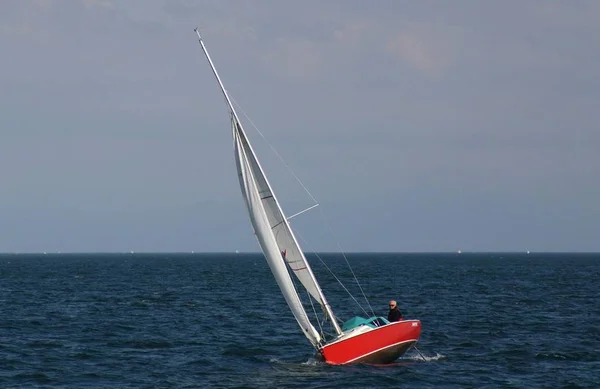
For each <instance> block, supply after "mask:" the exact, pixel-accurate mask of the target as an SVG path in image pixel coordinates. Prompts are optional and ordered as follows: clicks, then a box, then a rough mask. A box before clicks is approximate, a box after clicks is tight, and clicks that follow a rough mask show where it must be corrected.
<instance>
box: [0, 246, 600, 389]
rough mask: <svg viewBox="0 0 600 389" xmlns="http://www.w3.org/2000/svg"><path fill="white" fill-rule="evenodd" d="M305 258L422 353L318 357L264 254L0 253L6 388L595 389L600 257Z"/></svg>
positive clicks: (346, 308)
mask: <svg viewBox="0 0 600 389" xmlns="http://www.w3.org/2000/svg"><path fill="white" fill-rule="evenodd" d="M308 258H309V261H310V262H311V265H312V267H313V271H314V273H315V275H316V277H317V279H318V280H319V282H320V284H321V287H322V289H323V291H324V293H325V296H326V297H327V299H328V300H329V302H330V304H331V306H332V308H333V310H334V312H335V314H336V315H337V316H338V317H340V318H342V319H348V318H350V317H352V316H355V315H362V316H364V315H365V314H367V313H368V314H369V315H372V314H373V313H375V314H376V315H381V316H386V315H387V305H388V301H389V300H390V299H395V300H397V301H398V304H399V307H400V309H401V310H402V312H403V314H404V317H405V318H410V319H419V320H421V323H422V333H421V339H420V341H419V343H418V345H417V349H416V350H412V351H410V352H409V353H407V354H406V355H405V356H404V357H403V358H401V359H399V360H398V361H397V362H395V363H393V364H390V365H385V366H373V365H349V366H331V365H327V364H325V363H323V362H322V361H320V360H319V359H318V358H316V355H315V350H314V349H313V347H312V346H311V344H310V343H309V342H308V340H307V339H306V338H305V337H304V335H303V334H302V332H301V330H300V328H299V327H298V325H297V324H296V322H295V320H294V318H293V317H292V315H291V312H290V310H289V309H288V307H287V305H286V303H285V301H284V299H283V297H282V295H281V293H280V292H279V289H278V287H277V284H276V283H275V280H274V278H273V276H272V275H271V272H270V270H269V267H268V265H267V264H266V262H265V260H264V258H263V256H262V254H258V253H237V254H236V253H217V254H214V253H174V254H168V253H156V254H152V253H122V254H50V253H49V254H46V255H44V254H2V255H0V388H302V389H308V388H396V387H398V388H400V387H402V388H600V298H599V297H600V296H599V295H600V254H584V253H534V252H532V253H529V254H527V253H525V252H524V253H464V252H463V253H461V254H459V253H352V254H346V257H345V258H344V256H342V255H340V254H334V253H323V254H310V255H308ZM348 265H350V266H348ZM330 271H331V272H330ZM354 275H355V276H356V279H355V278H354ZM357 280H358V282H357ZM342 285H344V287H342ZM346 289H347V290H348V291H346ZM363 310H364V311H363ZM309 311H310V312H312V310H309ZM365 312H366V313H365ZM317 313H320V312H318V311H317Z"/></svg>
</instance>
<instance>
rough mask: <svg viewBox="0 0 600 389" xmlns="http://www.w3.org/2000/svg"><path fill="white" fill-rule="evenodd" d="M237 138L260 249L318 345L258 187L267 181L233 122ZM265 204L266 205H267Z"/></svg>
mask: <svg viewBox="0 0 600 389" xmlns="http://www.w3.org/2000/svg"><path fill="white" fill-rule="evenodd" d="M234 139H235V151H236V153H235V154H236V165H237V170H238V174H239V179H240V187H241V189H242V194H243V196H244V199H245V200H246V206H247V207H248V212H249V214H250V221H251V223H252V227H253V228H254V234H255V235H256V238H257V239H258V242H259V244H260V247H261V248H262V250H263V253H264V255H265V258H266V259H267V263H268V264H269V267H270V268H271V272H272V273H273V276H274V277H275V280H276V281H277V284H278V285H279V288H280V289H281V292H282V294H283V297H284V298H285V301H286V302H287V304H288V306H289V307H290V310H291V311H292V313H293V315H294V317H295V318H296V321H297V322H298V324H299V325H300V328H302V331H303V332H304V334H305V335H306V337H307V338H308V340H310V342H311V343H312V344H313V345H314V346H316V345H318V343H319V342H320V340H321V336H320V335H319V333H318V332H317V330H316V329H315V328H314V327H313V325H312V324H311V322H310V320H309V318H308V316H307V314H306V311H305V310H304V307H303V306H302V301H301V300H300V298H299V296H298V293H297V292H296V289H295V288H294V284H293V282H292V279H291V277H290V274H289V272H288V270H287V269H286V265H285V262H284V261H283V258H282V255H281V252H280V250H279V247H278V246H277V241H276V238H275V235H274V234H273V230H272V228H271V225H270V222H269V217H268V212H267V207H266V206H268V203H266V204H265V199H264V197H265V192H264V190H261V188H260V186H259V185H258V184H257V183H259V182H261V181H264V177H262V172H261V171H260V169H258V170H257V167H258V165H257V163H256V159H255V157H254V155H253V153H252V150H251V149H250V148H249V144H248V142H247V139H246V138H245V136H244V133H243V132H242V131H241V129H240V127H239V126H238V125H237V123H235V119H234ZM265 205H266V206H265Z"/></svg>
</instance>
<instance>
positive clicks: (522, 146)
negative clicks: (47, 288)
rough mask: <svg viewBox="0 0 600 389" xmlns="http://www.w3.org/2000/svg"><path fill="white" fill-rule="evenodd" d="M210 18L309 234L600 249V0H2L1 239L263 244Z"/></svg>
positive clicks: (278, 180)
mask: <svg viewBox="0 0 600 389" xmlns="http://www.w3.org/2000/svg"><path fill="white" fill-rule="evenodd" d="M197 26H198V27H199V29H200V31H201V33H202V37H203V39H204V42H205V44H206V46H207V48H208V50H209V52H210V54H211V56H212V59H213V61H214V62H215V65H216V66H217V69H218V70H219V72H220V74H221V77H222V79H223V82H224V83H225V85H226V88H227V89H228V91H229V93H230V94H231V96H232V97H233V99H234V100H235V101H236V102H237V104H239V106H240V108H241V109H242V110H243V111H244V112H245V113H247V114H248V117H249V118H250V120H251V121H250V120H249V119H247V118H246V117H245V116H243V115H242V122H243V124H244V126H245V128H246V131H247V133H248V136H249V138H250V140H251V141H252V142H253V145H254V147H255V150H256V151H257V153H258V155H259V158H260V160H261V163H262V164H263V167H264V168H265V170H266V172H267V175H268V177H269V180H270V182H271V184H272V186H273V188H274V191H275V193H276V194H277V196H278V198H279V200H280V202H281V204H282V207H283V209H284V211H285V212H286V213H287V214H288V215H292V214H294V213H296V212H299V211H301V210H303V209H305V208H307V207H310V206H311V205H313V204H314V201H313V200H312V198H311V196H310V195H309V194H308V193H306V192H305V191H304V190H303V187H302V185H304V186H305V187H306V188H307V189H308V191H309V192H310V194H311V195H312V196H314V198H315V199H316V201H318V203H319V207H317V208H315V209H313V210H311V211H308V212H306V213H304V214H302V215H300V216H297V217H294V218H293V219H292V220H291V223H292V226H293V227H294V229H295V231H296V232H297V236H298V238H299V240H300V242H301V244H302V246H303V248H304V250H305V251H313V250H315V251H338V250H340V249H341V250H343V251H347V252H351V251H400V252H435V251H456V250H458V249H461V250H462V251H463V252H467V251H525V250H531V251H533V252H535V251H600V205H599V204H600V203H599V199H600V103H599V102H600V75H599V70H598V69H600V67H599V66H598V63H600V45H598V44H597V37H598V36H600V2H597V1H584V0H581V1H576V2H566V1H563V2H560V1H541V0H540V1H533V0H532V1H525V2H524V1H502V2H483V1H476V0H473V1H467V0H463V1H455V2H443V1H426V0H424V1H419V2H414V1H396V0H389V1H388V0H377V1H373V2H365V1H358V0H356V1H355V0H328V1H320V0H306V1H290V0H246V1H234V0H231V1H227V0H206V1H184V0H169V1H164V0H163V1H161V0H143V1H142V0H138V1H111V0H69V1H67V0H64V1H61V0H4V1H2V2H0V178H1V182H2V184H1V185H0V252H9V253H10V252H43V251H47V252H57V251H60V252H128V251H130V250H134V251H136V252H154V251H161V252H187V251H196V252H220V251H235V250H239V251H259V250H260V248H259V246H258V244H257V241H256V239H255V237H254V236H253V233H252V228H251V226H250V222H249V218H248V215H247V213H246V210H245V205H244V202H243V199H242V196H241V193H240V190H239V187H238V180H237V177H236V173H235V163H234V157H233V156H234V154H233V150H232V140H231V131H230V123H229V116H228V113H227V109H226V106H225V104H224V100H223V98H222V96H221V93H220V91H219V89H218V86H217V83H216V81H215V79H214V77H213V75H212V73H211V71H210V68H209V66H208V63H207V61H206V59H205V58H204V56H203V54H202V51H201V49H200V46H199V44H198V42H197V38H196V35H195V33H194V32H193V29H194V28H195V27H197ZM251 123H254V124H255V125H256V126H257V127H258V129H259V130H260V132H258V131H256V129H255V128H254V127H253V125H252V124H251ZM261 134H263V135H264V138H263V137H262V136H261ZM265 139H266V140H265ZM271 147H273V149H274V150H276V151H277V154H279V155H280V156H281V159H279V158H278V157H277V154H275V153H274V152H273V151H272V150H271ZM288 167H289V168H288ZM294 175H296V176H297V177H298V178H299V179H300V181H301V182H302V185H300V184H299V183H298V182H297V181H296V180H295V179H294Z"/></svg>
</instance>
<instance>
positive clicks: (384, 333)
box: [194, 29, 421, 365]
mask: <svg viewBox="0 0 600 389" xmlns="http://www.w3.org/2000/svg"><path fill="white" fill-rule="evenodd" d="M194 31H195V32H196V34H197V35H198V41H199V42H200V46H201V47H202V51H203V52H204V54H205V56H206V59H207V60H208V63H209V65H210V67H211V69H212V72H213V74H214V76H215V78H216V79H217V82H218V84H219V87H220V89H221V92H222V93H223V96H224V97H225V101H226V103H227V108H228V109H229V114H230V117H231V126H232V133H233V141H234V153H235V161H236V168H237V173H238V178H239V184H240V188H241V191H242V195H243V198H244V200H245V203H246V207H247V209H248V214H249V216H250V222H251V224H252V227H253V229H254V234H255V235H256V238H257V239H258V243H259V244H260V247H261V249H262V252H263V254H264V256H265V259H266V261H267V263H268V265H269V267H270V269H271V272H272V273H273V276H274V278H275V281H276V282H277V284H278V285H279V288H280V290H281V293H282V294H283V297H284V299H285V301H286V302H287V305H288V306H289V308H290V310H291V311H292V314H293V315H294V318H295V319H296V321H297V322H298V325H299V326H300V328H301V330H302V332H303V333H304V335H305V336H306V338H307V339H308V340H309V341H310V343H311V344H312V345H313V347H314V348H315V349H316V350H317V352H318V354H317V355H320V356H321V357H322V359H323V360H324V361H325V362H327V363H329V364H334V365H343V364H350V363H372V364H386V363H391V362H393V361H394V360H396V359H398V358H399V357H400V356H402V355H403V354H404V353H406V352H407V351H408V350H409V349H410V348H411V347H413V346H414V345H415V344H416V343H417V341H418V340H419V336H420V333H421V322H420V321H419V320H401V321H398V322H393V323H390V322H388V321H387V319H386V318H383V317H378V316H373V317H369V318H363V317H359V316H355V317H353V318H351V319H349V320H347V321H345V322H342V321H341V320H340V322H341V325H340V323H338V318H337V317H336V316H335V314H334V313H333V310H332V308H331V306H330V305H329V303H328V302H327V299H326V298H325V295H324V294H323V291H322V290H321V287H320V285H319V283H318V282H317V279H316V278H315V275H314V274H313V271H312V269H311V266H310V264H309V263H308V261H307V260H306V257H305V255H304V253H303V251H302V249H301V248H300V245H299V244H298V241H297V240H296V237H295V235H294V232H293V230H292V228H291V226H290V223H289V220H288V218H287V217H286V216H285V214H284V213H283V210H282V209H281V206H280V204H279V202H278V201H277V197H276V196H275V193H274V192H273V189H272V187H271V185H270V184H269V181H268V180H267V176H266V175H265V172H264V170H263V168H262V167H261V165H260V163H259V161H258V158H257V156H256V154H255V153H254V150H253V149H252V146H251V144H250V141H249V140H248V137H247V136H246V132H245V131H244V128H243V126H242V123H241V121H240V119H239V117H238V115H237V113H236V110H235V108H234V106H233V104H232V102H231V99H230V97H229V95H228V93H227V90H226V89H225V87H224V85H223V82H222V81H221V78H220V77H219V74H218V73H217V69H216V68H215V65H214V64H213V61H212V59H211V57H210V55H209V54H208V50H207V49H206V46H205V45H204V42H203V40H202V37H201V35H200V32H199V31H198V29H194ZM292 277H295V278H297V279H298V280H299V281H300V283H301V285H302V287H303V288H304V289H306V291H307V292H308V294H309V295H310V297H312V298H313V299H314V300H315V301H317V302H318V303H319V304H320V306H321V308H322V309H323V312H324V314H325V316H326V318H327V320H329V321H330V323H331V325H332V326H333V329H334V330H335V334H333V335H330V336H327V335H325V333H324V332H323V331H321V332H319V331H317V330H316V328H315V327H314V326H313V324H312V322H311V319H310V318H309V316H308V314H307V312H306V310H305V308H304V306H303V303H302V300H301V299H300V296H299V294H298V291H297V290H296V287H295V285H294V281H293V279H292ZM313 320H314V319H313ZM319 326H320V323H319Z"/></svg>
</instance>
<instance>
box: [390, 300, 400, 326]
mask: <svg viewBox="0 0 600 389" xmlns="http://www.w3.org/2000/svg"><path fill="white" fill-rule="evenodd" d="M387 318H388V321H389V322H390V323H392V322H395V321H400V320H402V312H400V309H398V304H396V301H395V300H390V311H389V312H388V317H387Z"/></svg>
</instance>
